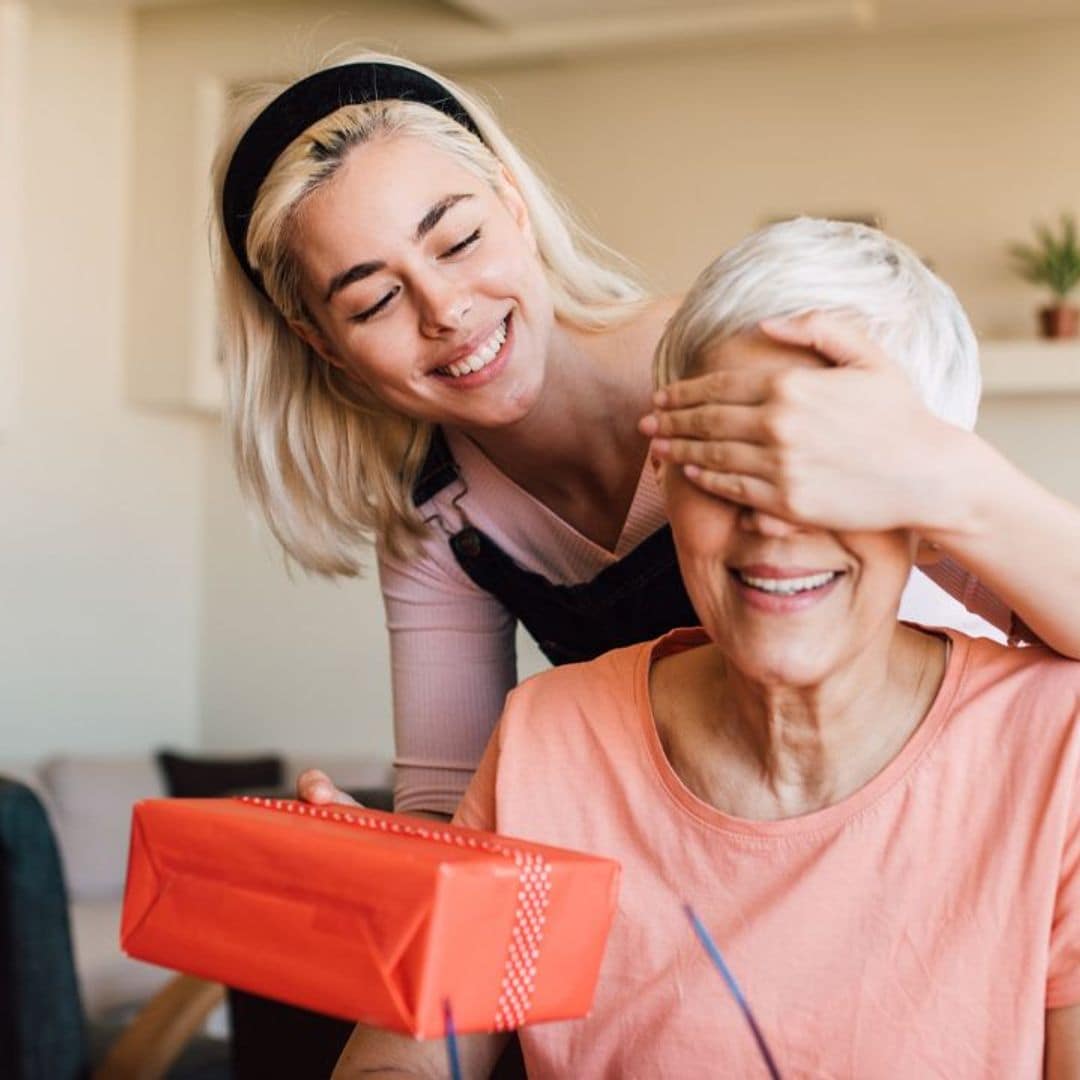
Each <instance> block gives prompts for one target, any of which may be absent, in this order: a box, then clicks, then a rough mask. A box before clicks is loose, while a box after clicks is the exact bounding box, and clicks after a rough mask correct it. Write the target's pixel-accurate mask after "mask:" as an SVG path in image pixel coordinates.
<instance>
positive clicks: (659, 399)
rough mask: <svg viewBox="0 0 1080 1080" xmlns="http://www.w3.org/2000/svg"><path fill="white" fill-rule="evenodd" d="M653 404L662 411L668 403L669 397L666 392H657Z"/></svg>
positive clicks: (653, 397)
mask: <svg viewBox="0 0 1080 1080" xmlns="http://www.w3.org/2000/svg"><path fill="white" fill-rule="evenodd" d="M652 399H653V404H654V405H659V406H660V408H661V409H662V408H663V407H664V406H665V405H666V404H667V403H668V395H667V391H666V390H657V391H656V393H654V394H653V396H652Z"/></svg>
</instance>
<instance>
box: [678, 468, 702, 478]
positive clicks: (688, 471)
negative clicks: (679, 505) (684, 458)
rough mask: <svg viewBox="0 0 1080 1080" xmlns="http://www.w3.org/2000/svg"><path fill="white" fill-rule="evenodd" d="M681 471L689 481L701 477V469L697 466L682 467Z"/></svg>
mask: <svg viewBox="0 0 1080 1080" xmlns="http://www.w3.org/2000/svg"><path fill="white" fill-rule="evenodd" d="M682 471H683V475H684V476H687V477H689V478H690V479H691V480H693V479H694V478H695V477H697V476H700V475H701V468H700V466H698V465H684V466H683V467H682Z"/></svg>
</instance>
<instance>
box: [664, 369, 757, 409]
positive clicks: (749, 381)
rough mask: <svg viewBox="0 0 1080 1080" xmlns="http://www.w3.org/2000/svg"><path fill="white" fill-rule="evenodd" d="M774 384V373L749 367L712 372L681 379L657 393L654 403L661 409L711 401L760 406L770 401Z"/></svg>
mask: <svg viewBox="0 0 1080 1080" xmlns="http://www.w3.org/2000/svg"><path fill="white" fill-rule="evenodd" d="M772 381H773V376H772V373H770V372H768V371H754V370H753V369H750V368H743V369H740V370H738V371H710V372H709V373H708V374H707V375H698V376H696V377H695V378H692V379H681V380H680V381H679V382H673V383H670V384H669V385H667V386H665V387H663V389H661V390H657V391H656V393H655V394H653V402H654V404H655V405H656V406H657V407H658V408H661V409H688V408H691V407H692V406H694V405H706V404H710V403H712V402H724V403H725V404H727V405H760V404H761V403H762V402H763V401H765V400H766V398H768V396H769V389H770V387H771V385H772Z"/></svg>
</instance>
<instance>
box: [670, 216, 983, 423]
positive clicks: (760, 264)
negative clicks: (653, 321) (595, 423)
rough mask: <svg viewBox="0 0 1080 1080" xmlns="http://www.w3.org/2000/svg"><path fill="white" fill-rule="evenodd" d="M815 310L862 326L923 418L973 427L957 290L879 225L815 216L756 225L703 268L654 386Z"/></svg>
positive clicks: (970, 368)
mask: <svg viewBox="0 0 1080 1080" xmlns="http://www.w3.org/2000/svg"><path fill="white" fill-rule="evenodd" d="M815 310H817V311H834V312H846V313H849V314H852V315H854V316H855V317H856V318H858V319H859V320H861V321H862V323H863V324H864V325H865V327H866V330H867V333H868V334H869V336H870V338H871V339H872V340H873V341H874V342H875V343H876V344H878V345H879V346H881V348H882V349H883V350H884V351H885V352H886V353H887V354H888V355H889V357H890V359H892V360H893V361H894V362H895V363H896V364H897V365H898V366H899V367H900V368H901V369H902V370H903V371H904V372H905V373H906V374H907V376H908V378H909V379H910V380H911V382H912V383H913V384H914V386H915V389H916V390H917V391H918V393H919V394H920V396H921V397H922V399H923V401H924V402H925V403H926V406H927V408H929V409H930V410H931V412H933V413H935V414H936V415H938V416H940V417H941V418H942V419H944V420H948V421H949V422H950V423H952V424H956V425H957V426H959V427H966V428H972V427H974V426H975V418H976V414H977V412H978V408H979V394H980V390H981V378H980V374H979V347H978V343H977V342H976V340H975V334H974V331H973V330H972V329H971V324H970V323H969V322H968V318H967V315H966V314H965V313H964V309H963V307H961V305H960V301H959V300H957V298H956V294H955V293H954V292H953V291H952V289H950V288H949V286H948V285H946V284H945V282H944V281H942V280H941V278H939V277H938V276H937V275H936V274H935V273H934V272H933V271H932V270H930V268H929V267H928V266H926V264H925V263H924V262H923V261H922V260H921V259H920V258H919V256H918V255H916V254H915V252H914V251H912V250H911V248H909V247H908V246H907V245H906V244H902V243H901V242H900V241H899V240H895V239H893V238H892V237H891V236H887V235H886V234H885V233H883V232H882V231H881V230H880V229H873V228H870V227H869V226H866V225H858V224H854V223H851V222H843V221H828V220H825V219H821V218H806V217H803V218H796V219H794V220H792V221H784V222H780V223H779V224H776V225H770V226H768V227H766V228H764V229H760V230H759V231H758V232H755V233H752V234H751V235H750V236H748V237H746V239H745V240H742V241H741V242H740V243H738V244H737V245H736V246H735V247H733V248H732V249H731V250H730V251H727V252H725V253H724V254H723V255H721V256H720V258H718V259H717V260H716V261H715V262H714V263H712V265H710V266H708V267H706V269H705V270H704V271H702V273H701V275H700V276H699V277H698V279H697V280H696V281H695V282H694V284H693V286H691V288H690V291H689V292H688V293H687V294H686V297H685V299H684V300H683V302H682V304H681V305H680V306H679V310H678V311H677V312H676V313H675V315H674V316H673V317H672V319H671V321H670V322H669V323H668V325H667V328H666V329H665V331H664V335H663V337H662V338H661V340H660V343H659V345H658V346H657V350H656V367H655V374H656V382H657V385H658V386H666V385H667V384H668V383H670V382H674V381H676V380H677V379H681V378H685V377H686V376H688V375H692V374H694V373H695V372H696V371H697V370H699V368H700V365H701V362H702V359H703V354H704V352H705V350H706V349H708V347H709V346H710V345H711V344H713V343H714V342H717V341H719V340H721V339H723V338H727V337H731V336H732V335H734V334H739V333H743V332H744V331H747V330H752V329H753V328H754V327H755V326H756V325H757V324H758V323H760V322H761V321H762V320H764V319H772V318H781V317H786V316H794V315H802V314H805V313H807V312H810V311H815Z"/></svg>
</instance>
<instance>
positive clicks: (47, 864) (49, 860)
mask: <svg viewBox="0 0 1080 1080" xmlns="http://www.w3.org/2000/svg"><path fill="white" fill-rule="evenodd" d="M87 1070H88V1046H87V1037H86V1030H85V1027H84V1016H83V1010H82V1002H81V1001H80V999H79V984H78V981H77V979H76V976H75V964H74V960H73V959H72V950H71V928H70V925H69V923H68V908H67V890H66V888H65V886H64V874H63V870H62V868H61V863H60V854H59V852H58V851H57V848H56V841H55V839H54V838H53V832H52V828H51V827H50V825H49V819H48V816H47V815H46V813H45V810H44V808H43V807H42V805H41V802H40V801H39V800H38V797H37V796H36V795H35V794H34V793H33V791H31V790H30V788H28V787H27V786H26V785H25V784H20V783H18V782H17V781H14V780H9V779H7V778H4V777H0V1076H3V1077H5V1078H7V1080H82V1078H83V1077H85V1076H86V1074H87Z"/></svg>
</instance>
